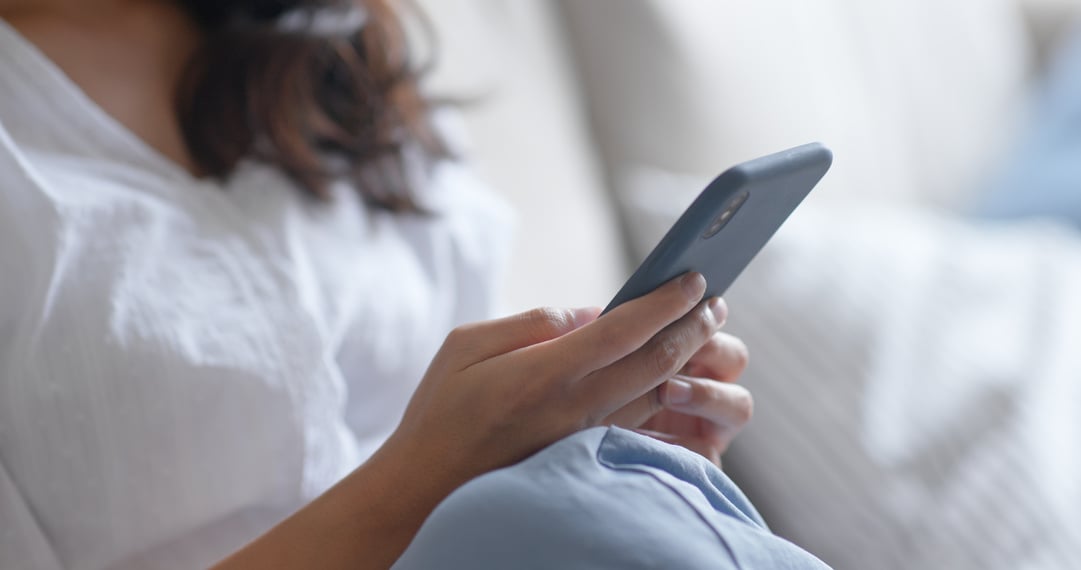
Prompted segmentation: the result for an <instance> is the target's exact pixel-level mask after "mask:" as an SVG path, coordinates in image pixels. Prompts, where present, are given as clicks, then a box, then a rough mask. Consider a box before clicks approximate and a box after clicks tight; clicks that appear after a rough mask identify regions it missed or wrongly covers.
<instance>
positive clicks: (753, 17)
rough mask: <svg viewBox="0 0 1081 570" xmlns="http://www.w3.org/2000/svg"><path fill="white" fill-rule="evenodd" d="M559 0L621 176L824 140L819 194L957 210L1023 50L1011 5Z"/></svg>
mask: <svg viewBox="0 0 1081 570" xmlns="http://www.w3.org/2000/svg"><path fill="white" fill-rule="evenodd" d="M561 5H562V8H563V11H564V16H565V20H566V23H567V26H568V29H569V30H570V35H571V38H572V40H573V43H574V46H575V52H576V54H577V59H578V62H579V64H580V66H581V71H582V72H581V74H580V77H581V79H582V81H583V85H584V87H585V89H586V92H587V94H588V98H589V102H590V110H591V114H592V116H593V118H594V124H595V127H596V137H597V140H598V141H599V143H600V145H601V148H602V149H603V151H604V154H605V157H606V159H607V160H608V163H609V167H610V169H611V171H612V173H613V180H616V181H625V180H626V175H625V174H624V173H625V172H627V171H633V170H634V169H636V168H639V167H640V166H642V165H643V163H644V164H645V165H647V166H650V167H655V168H661V169H665V170H671V171H675V172H680V173H685V174H693V175H698V176H703V177H705V176H710V175H714V174H716V173H717V172H718V171H719V170H720V169H722V168H723V167H725V166H726V165H729V164H731V163H733V162H736V161H738V160H742V159H745V158H749V157H751V156H755V155H759V154H764V153H767V152H770V151H773V150H778V149H780V148H783V147H786V146H792V145H795V144H799V143H802V142H807V141H810V140H822V141H824V142H826V143H827V144H829V145H830V146H831V147H833V149H834V150H835V151H836V155H837V160H836V163H835V166H834V169H833V172H832V173H831V174H830V176H829V177H828V178H827V181H826V183H825V186H824V187H823V189H824V191H821V192H818V193H817V194H818V195H819V197H820V199H828V198H829V197H831V196H832V197H833V198H836V199H841V200H845V201H850V200H852V199H861V198H870V199H876V200H878V199H898V200H905V201H918V202H925V203H933V204H942V205H954V204H957V203H959V202H961V201H963V199H964V197H965V193H966V192H967V191H969V190H970V189H971V188H972V187H973V186H974V184H975V183H976V182H977V181H978V179H979V177H980V175H981V173H982V169H983V168H984V167H985V165H986V164H987V163H988V162H989V161H990V160H992V157H994V156H995V154H996V153H997V152H999V151H1000V149H1001V148H1002V143H1003V142H1004V139H1005V138H1006V134H1007V133H1009V132H1010V130H1011V128H1012V127H1013V125H1014V124H1015V123H1016V121H1017V119H1018V117H1019V110H1020V109H1021V105H1020V104H1021V102H1022V101H1023V97H1024V95H1025V92H1026V86H1027V82H1028V80H1029V75H1030V71H1031V66H1032V59H1033V58H1032V57H1031V54H1032V50H1031V47H1030V45H1029V37H1028V32H1027V29H1026V26H1025V23H1024V19H1023V18H1022V17H1021V16H1020V8H1019V7H1018V4H1017V2H1016V0H889V1H885V0H878V1H866V0H819V1H816V2H806V1H805V0H726V1H717V0H591V1H589V2H583V1H578V0H564V1H563V2H562V4H561ZM623 190H624V189H620V188H617V191H623ZM827 190H828V191H827Z"/></svg>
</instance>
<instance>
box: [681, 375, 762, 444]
mask: <svg viewBox="0 0 1081 570" xmlns="http://www.w3.org/2000/svg"><path fill="white" fill-rule="evenodd" d="M660 392H661V394H660V401H661V403H662V405H664V407H666V408H668V409H670V410H673V411H677V412H680V413H682V414H687V415H690V416H695V417H699V418H702V419H704V420H706V421H707V422H709V423H711V424H713V425H714V426H716V427H717V431H718V432H725V433H729V432H730V433H731V435H732V436H734V435H735V433H736V432H738V431H739V430H740V429H742V428H743V426H745V425H747V422H749V421H751V416H752V415H753V414H754V400H753V398H751V393H750V392H749V391H748V390H747V389H746V388H744V387H743V386H740V385H738V384H728V383H723V382H717V381H714V380H709V379H706V378H693V377H689V376H677V377H675V378H672V379H671V380H669V381H668V383H667V384H665V385H664V386H663V389H662V390H661V391H660Z"/></svg>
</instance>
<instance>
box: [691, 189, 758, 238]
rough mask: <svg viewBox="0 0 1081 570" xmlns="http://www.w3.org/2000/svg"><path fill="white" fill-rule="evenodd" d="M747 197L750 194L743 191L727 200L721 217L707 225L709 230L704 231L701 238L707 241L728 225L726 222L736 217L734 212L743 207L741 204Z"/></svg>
mask: <svg viewBox="0 0 1081 570" xmlns="http://www.w3.org/2000/svg"><path fill="white" fill-rule="evenodd" d="M749 196H750V194H748V193H747V192H746V191H744V192H740V193H739V194H736V196H735V197H733V198H732V199H731V200H729V201H728V204H727V205H725V207H724V211H722V212H721V215H719V216H717V218H716V219H714V220H713V222H712V223H711V224H710V225H709V228H707V229H706V232H705V233H704V234H702V237H703V238H705V239H708V238H711V237H713V236H715V235H717V234H718V233H719V232H720V231H721V229H723V228H724V227H725V226H727V225H728V222H730V221H732V218H734V217H735V216H736V212H738V211H739V209H740V208H741V207H743V204H744V203H745V202H747V198H748V197H749Z"/></svg>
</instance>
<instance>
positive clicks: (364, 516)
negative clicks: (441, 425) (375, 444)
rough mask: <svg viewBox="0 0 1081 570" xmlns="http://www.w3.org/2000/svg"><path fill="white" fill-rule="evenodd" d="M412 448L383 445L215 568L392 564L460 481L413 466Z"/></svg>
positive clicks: (378, 565) (359, 566)
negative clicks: (400, 448)
mask: <svg viewBox="0 0 1081 570" xmlns="http://www.w3.org/2000/svg"><path fill="white" fill-rule="evenodd" d="M408 453H409V452H408V451H407V450H397V449H386V448H384V450H381V451H380V452H379V453H377V454H376V455H375V456H374V457H373V458H372V459H371V460H369V461H368V462H367V463H365V464H364V465H363V466H361V467H360V468H358V469H357V470H356V471H354V472H353V473H351V474H350V475H349V476H347V477H346V478H345V479H343V480H342V481H341V482H340V483H338V484H337V485H335V486H334V487H333V488H331V489H330V490H329V491H327V492H326V493H324V494H323V495H321V496H320V497H319V498H317V499H316V500H314V501H312V502H311V503H310V504H308V505H306V506H305V507H304V508H302V509H300V510H299V511H297V512H296V513H295V514H293V515H292V516H290V517H289V518H288V519H286V520H284V521H282V522H281V523H280V524H278V525H277V526H276V527H274V528H273V529H271V530H270V531H269V532H267V533H266V534H264V535H263V536H261V537H260V538H258V539H257V540H256V541H254V542H252V543H251V544H249V545H248V546H246V547H244V548H243V549H242V550H240V551H238V552H236V553H235V554H233V555H232V556H230V557H229V558H227V559H225V560H223V561H222V562H220V563H219V564H218V565H217V566H216V568H217V569H218V570H234V569H247V568H260V569H263V568H280V569H285V568H327V569H331V568H350V569H357V568H360V569H364V568H372V569H375V568H389V567H390V566H391V564H393V563H394V561H395V560H397V559H398V557H399V556H400V555H401V553H402V552H403V551H404V550H405V548H406V546H408V545H409V542H410V541H411V540H412V539H413V536H414V535H415V534H416V532H417V530H418V529H419V528H420V525H421V524H422V523H423V522H424V520H425V519H426V518H427V516H428V514H429V513H431V511H432V510H433V509H434V508H435V507H436V505H438V504H439V502H440V501H442V500H443V498H445V497H446V496H447V495H448V494H450V492H451V491H453V490H454V488H455V487H456V486H457V485H458V482H456V481H455V480H452V478H450V477H446V476H444V475H445V474H440V473H432V472H429V471H427V470H418V469H416V468H415V465H414V462H413V461H410V460H409V458H408V457H407V456H406V454H408Z"/></svg>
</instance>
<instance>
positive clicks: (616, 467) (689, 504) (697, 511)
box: [595, 428, 743, 569]
mask: <svg viewBox="0 0 1081 570" xmlns="http://www.w3.org/2000/svg"><path fill="white" fill-rule="evenodd" d="M611 433H612V429H611V428H608V430H607V431H605V432H604V437H602V438H601V441H600V445H598V446H597V451H596V453H595V455H596V459H597V463H600V464H601V465H603V466H605V467H607V468H608V469H611V470H613V471H630V472H633V473H639V474H642V475H647V476H649V477H651V478H652V479H653V480H654V481H656V482H658V483H660V484H661V485H663V486H664V487H665V488H667V489H668V490H669V491H671V492H672V493H673V494H674V495H675V496H677V497H679V500H680V501H682V502H683V503H684V504H685V505H687V507H688V508H690V509H691V511H693V512H694V514H695V515H697V516H698V519H699V520H701V521H702V524H704V525H706V526H707V527H708V528H709V530H710V531H711V532H712V533H713V536H716V537H717V540H718V541H720V543H721V544H722V545H724V549H725V551H726V552H728V557H729V558H730V559H731V560H732V563H733V564H735V565H736V568H738V569H742V568H743V566H742V565H741V564H740V562H739V559H738V558H737V557H736V553H735V551H734V550H732V546H731V545H730V544H728V541H727V540H725V539H724V536H723V535H722V534H721V532H720V531H719V530H718V529H717V527H715V526H713V524H712V523H710V521H709V519H708V518H706V516H705V515H704V514H702V511H701V510H700V509H699V508H698V507H697V506H696V505H695V504H694V503H692V502H691V501H690V500H689V499H687V497H685V496H684V495H683V493H681V492H680V491H679V490H678V489H676V488H675V487H673V486H672V485H671V484H669V483H668V482H667V481H665V480H664V479H661V478H660V477H658V476H657V475H656V474H655V473H653V472H652V471H650V470H649V469H645V468H642V467H635V466H632V465H618V464H615V463H612V462H610V461H608V460H606V459H604V458H603V457H601V449H603V448H604V444H605V442H606V441H608V436H609V435H611Z"/></svg>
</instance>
